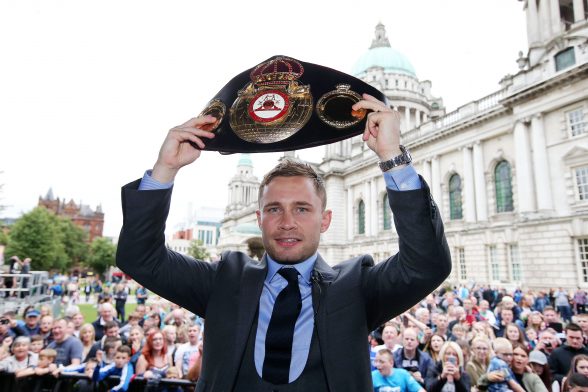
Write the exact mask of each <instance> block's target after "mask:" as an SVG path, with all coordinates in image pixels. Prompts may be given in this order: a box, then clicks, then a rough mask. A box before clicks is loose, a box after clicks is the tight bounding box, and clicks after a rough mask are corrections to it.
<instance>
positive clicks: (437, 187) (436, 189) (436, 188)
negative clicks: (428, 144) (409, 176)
mask: <svg viewBox="0 0 588 392" xmlns="http://www.w3.org/2000/svg"><path fill="white" fill-rule="evenodd" d="M431 184H432V185H431V186H432V188H431V193H432V194H433V199H434V200H435V202H436V203H437V207H438V208H439V209H441V208H442V206H443V200H442V199H441V168H440V167H439V157H438V156H434V157H433V160H432V161H431ZM441 216H443V215H441Z"/></svg>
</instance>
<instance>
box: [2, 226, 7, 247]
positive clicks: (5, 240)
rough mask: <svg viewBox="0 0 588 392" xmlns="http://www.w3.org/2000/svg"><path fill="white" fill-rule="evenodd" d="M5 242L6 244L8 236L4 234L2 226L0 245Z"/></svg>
mask: <svg viewBox="0 0 588 392" xmlns="http://www.w3.org/2000/svg"><path fill="white" fill-rule="evenodd" d="M6 244H8V236H7V235H6V233H4V231H3V230H2V227H0V245H6Z"/></svg>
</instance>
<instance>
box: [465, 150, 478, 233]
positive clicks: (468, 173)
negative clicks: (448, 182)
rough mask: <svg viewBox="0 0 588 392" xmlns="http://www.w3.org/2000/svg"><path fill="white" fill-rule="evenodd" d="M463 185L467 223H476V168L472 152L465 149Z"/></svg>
mask: <svg viewBox="0 0 588 392" xmlns="http://www.w3.org/2000/svg"><path fill="white" fill-rule="evenodd" d="M463 184H464V188H465V203H464V204H465V221H466V222H475V221H476V193H475V190H474V167H473V163H472V150H470V147H468V146H466V147H463Z"/></svg>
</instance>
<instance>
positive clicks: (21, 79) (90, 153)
mask: <svg viewBox="0 0 588 392" xmlns="http://www.w3.org/2000/svg"><path fill="white" fill-rule="evenodd" d="M378 22H382V23H384V24H385V25H386V29H387V33H388V37H389V39H390V42H391V45H392V47H393V48H395V49H397V50H399V51H400V52H402V53H404V54H405V55H406V56H407V57H408V58H409V59H410V61H411V63H412V64H413V66H414V68H415V70H416V73H417V76H418V78H419V79H420V80H431V82H432V84H433V88H432V92H433V94H434V95H436V96H441V97H442V98H443V99H444V102H445V105H446V107H447V108H448V111H450V110H454V109H456V108H457V107H459V106H461V105H463V104H466V103H467V102H468V101H470V100H474V99H479V98H481V97H483V96H485V95H487V94H490V93H492V92H493V91H496V90H498V88H499V86H498V82H499V81H500V79H501V78H502V77H503V76H504V75H506V74H509V73H510V74H514V73H516V72H517V66H516V62H515V61H516V58H517V54H518V51H519V50H523V51H525V52H526V50H527V44H526V30H525V29H526V28H525V15H524V12H523V3H522V2H521V1H517V0H491V1H488V0H448V1H440V0H405V1H396V0H385V1H368V0H364V1H353V2H352V1H347V0H342V1H341V0H339V1H326V0H323V1H317V0H312V1H306V0H299V1H295V2H279V1H278V2H275V1H274V2H266V1H261V2H253V1H243V0H241V1H228V0H225V1H194V0H191V1H175V0H174V1H146V0H140V1H139V0H136V1H135V0H132V1H121V0H117V1H86V0H75V1H74V0H72V1H69V0H62V1H52V0H39V1H27V0H2V1H1V2H0V56H1V60H0V146H1V149H0V171H2V172H3V173H1V174H0V184H3V185H4V187H3V189H2V191H1V193H0V205H6V206H7V207H8V208H7V209H5V210H4V211H3V212H1V213H0V216H2V217H18V216H19V215H20V214H21V213H23V212H28V211H30V210H31V209H32V208H34V207H35V206H36V204H37V200H38V197H39V196H40V195H45V194H46V192H47V190H48V189H49V188H50V187H52V188H53V191H54V194H55V196H57V197H60V198H66V199H67V200H69V199H71V198H73V199H74V200H75V201H76V202H80V201H81V202H82V203H84V204H89V205H91V206H92V207H93V208H95V207H96V205H98V204H101V205H102V208H103V210H104V212H105V228H104V234H105V235H107V236H116V235H117V234H118V232H119V230H120V226H121V224H122V214H121V208H120V187H121V186H122V185H123V184H125V183H127V182H130V181H132V180H134V179H136V178H139V177H140V176H142V174H143V172H144V170H146V169H149V168H151V167H152V165H153V163H154V162H155V159H156V157H157V152H158V150H159V147H160V145H161V142H162V141H163V138H164V137H165V135H166V133H167V131H168V130H169V129H170V128H171V127H173V126H175V125H177V124H180V123H183V122H184V121H186V120H187V119H189V118H191V117H193V116H195V115H197V114H198V113H199V112H200V111H201V110H202V108H203V107H204V105H205V104H206V103H207V102H208V101H209V100H210V99H211V98H212V97H213V96H214V95H215V94H216V92H217V91H218V90H219V89H220V88H221V87H222V86H223V85H224V84H225V83H226V82H227V81H228V80H229V79H231V78H232V77H233V76H235V75H236V74H237V73H239V72H241V71H243V70H245V69H247V68H250V67H252V66H253V65H255V64H257V63H259V62H261V61H263V60H265V59H266V58H268V57H270V56H272V55H276V54H283V55H288V56H291V57H294V58H298V59H300V60H303V61H307V62H312V63H317V64H321V65H325V66H329V67H331V68H335V69H338V70H341V71H344V72H350V71H351V68H352V67H353V64H354V63H355V61H356V60H357V59H358V58H359V57H360V56H361V55H362V54H363V53H364V52H365V51H366V50H367V49H368V47H369V45H370V43H371V40H372V38H373V36H374V28H375V26H376V24H377V23H378ZM299 155H300V156H301V157H303V158H306V159H312V160H314V161H319V160H320V157H321V156H322V150H321V151H316V150H315V151H313V150H309V151H301V152H300V153H299ZM278 156H279V154H256V155H254V156H253V162H254V165H255V173H256V174H257V175H258V176H259V177H261V176H262V175H263V173H264V172H265V171H267V170H268V169H269V168H270V167H271V166H273V164H274V163H275V161H276V159H277V157H278ZM238 159H239V156H238V155H229V156H221V155H219V154H218V153H214V152H205V153H204V154H203V155H202V157H201V158H200V160H198V161H197V162H196V163H195V164H194V165H192V166H190V167H188V168H185V169H184V170H183V171H182V172H180V175H179V176H178V177H177V178H176V185H175V189H174V199H173V207H172V211H171V214H170V221H169V222H168V223H169V225H168V226H172V227H173V226H174V225H176V224H177V223H178V222H180V221H181V220H182V219H183V216H184V215H185V213H186V211H187V210H188V203H189V202H192V205H193V206H194V207H195V208H196V207H207V206H210V207H224V206H225V204H226V201H227V184H228V182H229V180H230V178H231V177H232V176H233V174H234V172H235V167H236V164H237V161H238Z"/></svg>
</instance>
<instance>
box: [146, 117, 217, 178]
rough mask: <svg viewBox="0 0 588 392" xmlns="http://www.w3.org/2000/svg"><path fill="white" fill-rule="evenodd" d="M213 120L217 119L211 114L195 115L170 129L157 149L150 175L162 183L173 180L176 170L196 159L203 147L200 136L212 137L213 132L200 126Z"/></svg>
mask: <svg viewBox="0 0 588 392" xmlns="http://www.w3.org/2000/svg"><path fill="white" fill-rule="evenodd" d="M215 121H217V119H216V118H215V117H212V116H202V117H196V118H193V119H191V120H188V121H187V122H185V123H184V124H182V125H178V126H177V127H174V128H172V129H170V131H169V132H168V134H167V137H166V138H165V140H164V141H163V145H162V146H161V149H160V150H159V156H158V158H157V162H155V166H153V172H152V173H151V177H152V178H153V179H154V180H156V181H159V182H162V183H166V182H171V181H173V180H174V178H175V176H176V174H177V173H178V170H180V169H181V168H182V167H184V166H186V165H189V164H190V163H192V162H194V161H195V160H196V159H198V157H199V156H200V153H201V150H200V149H203V148H204V142H203V141H202V138H208V139H212V138H213V137H214V133H212V132H209V131H204V130H202V129H201V128H202V126H204V125H207V124H212V123H214V122H215ZM190 142H192V143H194V144H195V145H197V146H198V148H194V147H193V146H192V145H191V144H190Z"/></svg>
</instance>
